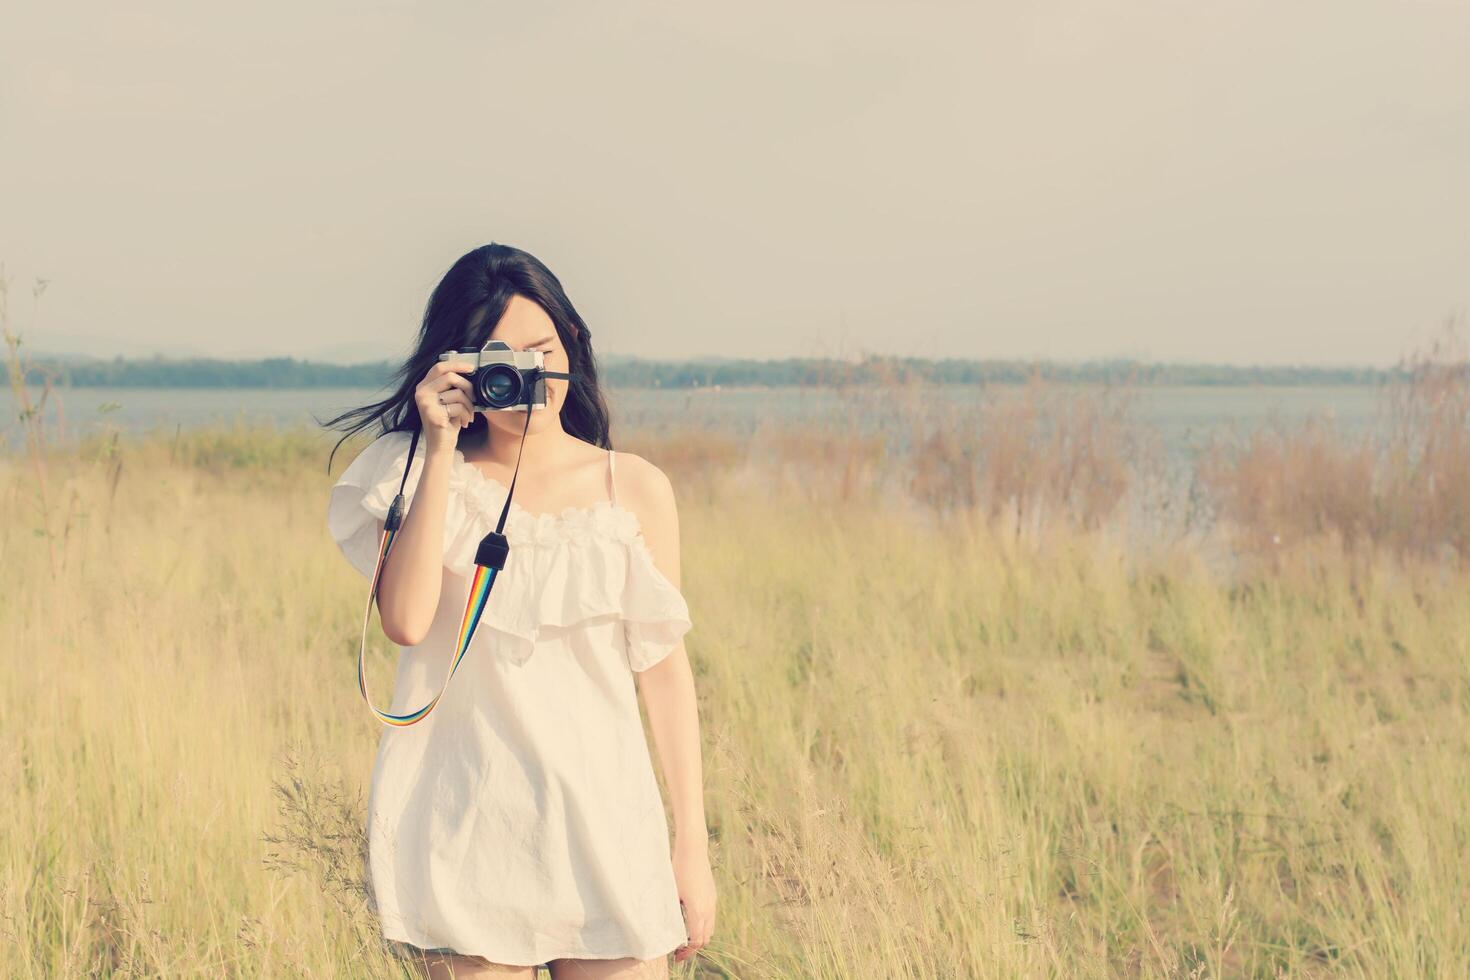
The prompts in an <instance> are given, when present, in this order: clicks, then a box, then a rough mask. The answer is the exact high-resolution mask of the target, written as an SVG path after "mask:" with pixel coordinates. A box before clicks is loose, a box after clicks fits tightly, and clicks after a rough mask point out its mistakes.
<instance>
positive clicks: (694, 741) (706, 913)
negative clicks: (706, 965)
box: [629, 464, 716, 962]
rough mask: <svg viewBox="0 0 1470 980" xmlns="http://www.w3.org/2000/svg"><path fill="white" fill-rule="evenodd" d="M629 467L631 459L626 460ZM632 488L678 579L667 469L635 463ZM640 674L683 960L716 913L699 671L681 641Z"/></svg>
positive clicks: (648, 535) (655, 548)
mask: <svg viewBox="0 0 1470 980" xmlns="http://www.w3.org/2000/svg"><path fill="white" fill-rule="evenodd" d="M629 468H631V467H629ZM637 470H638V472H639V477H638V479H637V480H636V481H630V482H635V483H636V487H635V488H634V493H633V496H634V498H635V500H634V503H635V505H636V507H637V509H638V514H639V523H640V524H641V525H642V527H643V538H644V540H645V541H646V542H647V543H648V550H649V552H650V554H651V555H652V556H653V563H654V565H655V566H656V567H657V568H658V570H659V571H661V572H663V574H664V577H665V578H667V579H668V580H669V581H670V582H671V583H672V584H673V585H674V587H675V588H678V587H679V514H678V509H677V507H676V505H675V502H674V490H673V487H672V486H671V485H670V483H669V479H668V477H667V476H665V475H664V474H663V472H662V471H660V470H659V469H658V468H657V467H655V466H653V465H652V464H645V465H640V466H638V467H637ZM633 676H634V677H635V678H636V683H637V685H638V691H639V694H640V695H641V696H642V698H643V706H644V709H645V710H646V711H647V712H648V722H649V726H650V728H651V729H652V731H653V740H654V744H655V745H656V746H657V748H658V758H659V765H660V767H661V768H662V769H663V774H664V782H665V784H667V786H668V790H669V797H670V805H671V806H672V808H673V811H674V846H673V855H672V856H673V862H674V876H675V879H676V880H677V881H678V885H679V901H680V903H681V905H682V906H683V912H684V922H685V926H686V928H687V929H688V931H689V942H688V943H686V944H685V945H684V946H682V947H680V949H679V950H678V951H677V952H676V953H675V956H674V959H675V961H676V962H683V961H684V960H686V959H688V958H689V957H690V956H692V955H694V953H695V952H696V951H697V950H699V949H700V948H701V947H703V946H704V945H705V944H707V943H708V942H709V937H710V934H711V933H712V932H713V930H714V920H715V904H716V899H715V881H714V874H713V872H712V870H711V867H710V856H709V828H708V825H707V823H706V820H705V813H704V771H703V764H702V762H701V760H700V745H699V702H698V699H697V697H696V695H695V691H694V672H693V671H692V670H691V669H690V666H689V655H688V652H687V651H686V650H685V649H684V643H683V642H682V641H681V642H680V643H679V645H678V646H677V647H675V648H674V649H673V650H671V651H670V652H669V653H668V654H667V655H665V656H664V658H663V659H662V660H660V661H659V662H658V663H656V664H654V665H653V666H652V667H649V668H648V669H647V670H642V671H638V672H636V673H635V674H634V675H633Z"/></svg>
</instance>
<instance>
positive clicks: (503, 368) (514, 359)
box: [439, 340, 570, 412]
mask: <svg viewBox="0 0 1470 980" xmlns="http://www.w3.org/2000/svg"><path fill="white" fill-rule="evenodd" d="M439 360H441V361H468V362H469V363H470V364H473V365H474V370H473V371H472V372H470V374H469V375H468V377H469V379H470V398H471V400H472V401H473V402H474V408H475V411H477V412H514V411H519V410H520V408H521V406H522V405H530V406H531V409H533V410H534V409H538V408H545V407H546V379H547V378H548V377H554V378H566V377H570V375H569V374H565V373H562V372H557V371H547V370H546V355H545V354H544V353H543V352H541V351H539V350H512V349H511V347H510V345H509V344H507V343H505V341H503V340H492V341H490V342H489V343H487V344H486V345H485V346H484V347H483V348H477V347H465V348H461V349H460V350H457V351H446V352H444V353H443V354H440V355H439Z"/></svg>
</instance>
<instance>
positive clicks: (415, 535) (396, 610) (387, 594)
mask: <svg viewBox="0 0 1470 980" xmlns="http://www.w3.org/2000/svg"><path fill="white" fill-rule="evenodd" d="M453 462H454V447H453V446H451V447H449V450H448V451H447V452H446V451H439V452H432V453H426V454H425V456H424V469H423V472H422V473H421V474H420V475H419V482H418V488H417V489H416V490H415V491H414V494H413V500H412V501H411V502H410V503H409V507H408V513H407V514H405V515H404V518H403V523H402V524H401V525H400V526H399V528H398V533H397V534H396V535H394V537H393V548H392V550H390V551H389V552H388V557H387V559H385V561H384V563H383V575H382V579H381V580H380V581H379V582H378V617H379V619H380V620H381V621H382V624H383V635H385V636H387V637H388V639H390V640H392V641H393V642H394V643H397V644H399V645H401V646H416V645H417V644H419V643H421V642H422V641H423V639H424V636H425V635H426V634H427V633H428V632H429V626H430V625H432V624H433V622H434V613H435V612H436V611H437V610H438V608H439V591H440V588H441V586H442V585H443V580H442V579H443V573H444V555H443V550H444V549H443V541H444V512H445V508H446V506H447V504H448V500H449V468H450V466H451V464H452V463H453Z"/></svg>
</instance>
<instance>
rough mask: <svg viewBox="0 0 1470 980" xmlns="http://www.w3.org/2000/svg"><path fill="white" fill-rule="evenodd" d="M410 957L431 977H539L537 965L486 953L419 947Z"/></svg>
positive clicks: (467, 979)
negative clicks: (507, 962) (490, 957)
mask: <svg viewBox="0 0 1470 980" xmlns="http://www.w3.org/2000/svg"><path fill="white" fill-rule="evenodd" d="M410 959H411V960H412V961H413V963H414V965H415V966H416V967H417V968H418V970H419V971H420V975H421V976H424V977H427V978H428V980H451V978H453V980H536V968H535V967H534V966H506V965H505V964H504V963H492V962H490V961H489V960H487V959H485V958H484V957H483V956H463V955H461V954H459V953H439V952H435V951H433V950H417V951H415V952H414V953H413V954H411V956H410Z"/></svg>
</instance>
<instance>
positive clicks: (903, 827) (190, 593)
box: [0, 388, 1470, 978]
mask: <svg viewBox="0 0 1470 980" xmlns="http://www.w3.org/2000/svg"><path fill="white" fill-rule="evenodd" d="M1016 394H1017V396H1018V397H1019V398H1020V399H1022V401H1020V402H1018V403H1010V404H1009V405H1000V406H997V405H996V404H995V403H991V404H990V405H988V406H981V407H980V408H979V409H978V412H979V413H980V414H979V415H978V416H977V417H978V418H979V419H980V420H981V421H982V422H983V421H984V419H985V417H986V416H985V412H986V411H987V410H988V411H990V412H991V413H994V412H996V411H999V412H1000V413H1001V414H1000V415H995V414H991V415H990V416H989V417H990V419H991V420H992V424H991V426H990V428H989V430H988V431H987V430H985V429H984V428H979V429H972V430H969V431H970V433H971V434H972V435H973V436H974V438H972V439H968V440H967V439H966V438H965V436H966V432H965V431H964V430H956V431H953V432H951V433H949V434H948V435H946V436H943V437H936V439H937V440H938V441H934V442H923V441H919V440H912V441H910V442H909V443H908V444H903V445H901V444H899V443H897V442H894V441H892V440H888V439H885V440H882V441H862V440H864V439H867V438H868V437H866V436H861V434H857V435H854V434H853V433H844V432H834V433H831V434H830V440H829V441H827V442H823V440H822V439H821V438H814V437H813V436H812V435H810V434H805V435H792V436H790V437H789V438H787V439H784V440H781V441H779V442H771V443H769V444H763V445H764V448H765V449H767V450H768V452H766V453H765V454H763V455H753V454H748V453H745V452H742V447H740V446H737V445H735V444H730V443H724V444H721V443H716V442H709V443H708V444H703V443H701V437H700V436H699V435H698V434H697V433H682V434H672V435H669V436H667V437H666V438H664V439H653V438H651V437H643V438H637V437H635V438H634V439H632V440H629V441H626V442H625V443H624V445H625V446H626V448H631V449H634V450H635V451H639V452H642V453H644V454H646V455H648V456H649V457H650V458H652V459H654V460H655V461H657V462H660V463H661V464H663V465H665V466H666V468H667V469H668V470H669V472H670V473H671V476H672V477H673V479H674V482H675V485H676V486H677V487H679V488H680V509H681V517H682V522H683V524H682V526H683V540H684V582H685V592H686V594H687V595H688V597H689V600H690V605H691V608H692V609H693V610H694V614H695V621H696V627H695V629H694V631H693V632H691V634H690V637H689V649H690V653H691V657H692V659H693V662H694V664H695V669H696V672H697V675H698V683H699V686H700V693H701V710H702V720H703V726H704V737H705V750H706V755H705V766H706V780H707V803H708V808H709V817H710V821H711V827H712V831H713V833H714V843H713V850H712V855H713V860H714V863H715V869H716V875H717V880H718V884H719V889H720V896H721V905H720V921H719V924H718V929H717V932H716V936H715V940H714V943H713V945H712V946H711V947H710V948H709V949H708V950H707V951H706V953H705V955H704V956H703V957H701V962H702V964H703V966H702V969H703V971H704V973H703V974H702V975H707V976H734V977H752V978H764V977H770V978H775V977H783V978H784V977H823V978H825V977H831V978H849V977H897V978H919V977H922V978H932V977H1016V976H1028V977H1029V976H1056V977H1113V976H1124V977H1204V976H1209V977H1224V976H1260V977H1277V976H1281V977H1326V976H1333V977H1339V976H1349V977H1374V978H1376V977H1384V976H1458V975H1466V974H1467V973H1470V952H1467V951H1470V925H1467V923H1466V921H1465V919H1464V917H1463V915H1462V911H1461V910H1462V907H1463V898H1464V896H1465V895H1466V894H1470V869H1467V866H1466V864H1465V863H1464V862H1463V861H1461V860H1459V855H1461V854H1462V853H1463V851H1464V847H1465V842H1466V840H1467V839H1470V818H1467V816H1466V814H1467V813H1470V778H1467V776H1466V773H1467V769H1466V767H1465V765H1464V760H1465V758H1466V754H1467V752H1470V730H1467V728H1466V726H1465V725H1464V717H1465V712H1466V709H1467V701H1470V674H1467V670H1466V666H1465V665H1466V664H1467V663H1470V656H1467V655H1470V639H1467V638H1470V605H1467V604H1466V603H1465V601H1464V596H1465V594H1466V590H1467V586H1470V572H1467V571H1465V570H1461V569H1459V568H1457V567H1454V566H1449V567H1439V568H1431V567H1430V566H1428V565H1425V564H1422V563H1419V562H1415V561H1413V560H1409V559H1404V560H1398V559H1395V557H1394V555H1393V554H1392V553H1391V552H1389V551H1388V550H1386V549H1385V550H1382V551H1366V552H1363V551H1361V550H1360V552H1359V553H1357V554H1356V555H1355V557H1354V558H1353V559H1352V561H1349V560H1348V558H1347V553H1346V552H1345V551H1344V549H1343V546H1341V545H1340V544H1336V545H1335V544H1334V543H1333V542H1332V541H1331V540H1329V539H1323V540H1303V541H1302V542H1300V543H1299V545H1298V547H1296V548H1293V549H1289V550H1288V551H1286V552H1283V553H1282V554H1281V555H1280V557H1279V560H1278V561H1277V563H1276V566H1275V569H1274V571H1275V574H1273V575H1271V576H1268V577H1263V578H1252V579H1248V580H1241V581H1239V582H1232V581H1228V580H1221V579H1220V578H1218V577H1217V576H1216V575H1214V574H1212V573H1211V572H1210V571H1209V570H1207V569H1206V568H1205V567H1204V566H1203V565H1202V563H1201V561H1200V560H1199V558H1198V555H1197V554H1196V553H1194V552H1193V551H1191V550H1189V549H1187V548H1185V549H1177V550H1174V551H1172V552H1166V553H1162V554H1156V555H1155V556H1153V557H1152V558H1151V559H1150V560H1149V561H1147V562H1141V561H1139V559H1138V558H1137V556H1136V555H1135V554H1133V553H1132V552H1131V551H1129V550H1125V549H1124V548H1123V547H1122V546H1121V545H1120V544H1118V543H1117V538H1116V537H1115V536H1111V535H1109V534H1107V533H1104V531H1103V530H1101V529H1100V530H1089V529H1088V528H1089V527H1092V526H1096V525H1099V524H1106V522H1107V519H1108V517H1107V515H1109V514H1110V513H1113V512H1112V511H1110V510H1109V506H1108V505H1109V501H1110V500H1112V499H1113V498H1114V497H1116V496H1117V495H1118V492H1119V490H1120V488H1124V489H1126V487H1128V486H1132V485H1133V483H1131V482H1129V481H1130V480H1133V479H1134V478H1133V477H1131V476H1130V475H1129V474H1130V472H1131V471H1130V470H1129V468H1128V467H1126V466H1120V465H1119V460H1118V455H1119V454H1120V453H1122V452H1124V450H1122V449H1121V448H1119V447H1121V446H1124V445H1126V444H1127V443H1126V442H1125V441H1121V440H1119V439H1118V438H1115V435H1114V434H1110V433H1109V431H1108V429H1107V427H1108V425H1110V424H1112V423H1110V422H1109V421H1108V420H1109V419H1110V418H1113V419H1119V418H1120V417H1119V416H1110V415H1109V413H1108V411H1107V410H1106V407H1105V404H1104V405H1099V406H1094V407H1093V408H1069V407H1068V406H1066V405H1065V404H1062V403H1060V402H1058V401H1047V398H1049V397H1050V393H1049V392H1046V391H1044V390H1042V389H1039V388H1037V389H1033V390H1032V391H1031V392H1029V393H1027V392H1019V393H1016ZM1100 397H1102V396H1100ZM1109 397H1110V396H1109ZM1027 398H1030V399H1032V400H1033V401H1032V402H1031V404H1030V407H1027V403H1026V401H1025V399H1027ZM1008 413H1009V414H1008ZM901 421H903V424H908V417H907V416H904V417H903V418H902V419H901ZM1120 424H1121V423H1120ZM1018 432H1021V433H1031V434H1032V441H1031V442H1028V441H1026V440H1024V439H1020V438H1018V437H1017V435H1016V434H1017V433H1018ZM944 439H947V440H949V441H948V442H944V441H943V440H944ZM329 445H330V440H326V439H324V438H321V437H320V436H318V435H315V434H308V433H297V432H278V431H274V430H269V429H267V430H264V431H256V430H250V429H244V428H236V429H225V430H215V431H209V432H184V433H158V434H155V436H154V437H153V438H152V439H150V440H147V441H140V442H134V441H124V442H122V443H120V444H117V445H115V446H110V447H109V446H108V445H107V444H98V443H94V444H91V445H89V446H87V447H84V448H83V449H82V450H79V451H77V452H74V453H66V454H57V453H52V454H50V455H48V456H47V457H46V459H45V465H46V467H47V472H48V473H49V474H50V475H51V483H50V486H51V487H52V488H53V490H54V493H53V494H52V498H53V499H54V500H60V501H65V500H75V501H76V503H75V505H73V506H71V508H70V510H64V511H60V512H59V513H69V514H70V516H69V517H68V518H67V519H66V520H65V521H62V520H60V519H58V520H57V521H55V522H54V523H53V524H52V525H51V526H52V527H53V528H60V527H61V526H63V524H64V525H65V526H66V528H67V530H66V531H65V533H64V534H61V533H58V534H56V535H54V536H53V537H51V538H49V539H47V538H46V537H45V536H44V534H43V533H38V532H40V530H41V527H42V525H41V522H40V521H39V520H31V519H29V518H26V519H21V520H17V521H11V522H6V523H4V524H0V553H3V555H4V559H5V560H4V562H3V563H0V635H4V636H5V637H6V638H7V644H6V650H5V654H4V656H3V657H0V698H3V700H0V708H3V710H5V712H6V717H7V718H8V719H9V720H8V721H7V723H6V724H5V726H4V728H3V739H0V781H3V782H4V784H5V785H8V786H10V787H11V788H12V789H11V800H12V805H11V806H9V807H7V808H5V809H4V810H3V811H0V932H3V936H0V938H3V939H4V942H0V974H3V975H5V976H7V977H11V976H13V977H49V976H88V975H110V976H157V975H167V976H212V977H218V976H227V977H257V976H259V977H275V976H307V975H310V976H393V975H401V974H400V973H399V967H398V965H397V963H396V961H394V960H393V959H392V958H391V957H390V956H389V955H388V952H387V951H386V950H385V949H383V948H382V945H381V943H380V941H379V939H378V936H377V933H376V931H375V923H374V921H373V919H372V916H371V911H370V908H369V905H368V902H367V894H366V889H365V884H364V882H363V877H362V876H363V866H362V837H361V830H360V828H361V825H362V821H363V805H364V803H363V801H364V795H365V782H366V779H367V776H368V774H369V772H370V771H371V766H372V755H373V751H374V748H375V742H376V737H377V734H378V728H377V726H376V724H375V723H374V722H373V720H372V718H371V716H370V715H369V714H368V712H367V711H366V709H365V708H364V707H363V705H362V703H361V701H360V698H359V696H358V694H357V691H356V684H355V678H354V677H353V672H354V669H355V668H354V665H353V658H354V656H355V653H354V650H353V644H354V643H355V637H354V630H355V625H356V624H355V622H354V618H355V617H356V616H357V615H358V613H359V610H360V608H361V603H362V601H363V589H364V585H365V583H364V581H363V580H362V579H361V578H360V577H358V576H357V575H355V574H354V573H353V572H352V571H351V570H350V569H349V568H348V567H347V566H346V564H345V562H343V561H342V560H341V557H340V555H339V554H338V553H337V551H336V549H335V547H334V546H333V545H332V543H331V542H330V540H329V539H328V538H327V535H326V531H325V527H324V508H325V502H326V490H327V487H328V486H329V484H330V482H331V479H332V477H331V476H329V475H328V474H326V473H324V472H323V471H322V464H323V462H324V461H325V459H326V454H327V450H328V447H329ZM1028 446H1034V447H1039V448H1031V449H1028V448H1027V447H1028ZM1447 446H1448V447H1451V448H1452V447H1453V446H1454V444H1453V443H1447V442H1444V441H1433V440H1431V441H1430V442H1428V443H1424V444H1422V445H1421V446H1420V448H1419V449H1417V450H1416V453H1417V455H1416V457H1415V458H1416V459H1421V460H1423V459H1428V460H1433V461H1436V462H1433V463H1432V467H1431V469H1432V471H1433V472H1435V473H1439V472H1445V473H1453V472H1454V466H1455V465H1457V464H1454V463H1453V462H1452V461H1453V459H1455V458H1456V457H1455V455H1454V452H1457V451H1458V450H1454V451H1451V448H1444V447H1447ZM967 447H968V448H967ZM915 451H916V452H917V453H918V456H919V457H920V458H924V457H926V456H927V455H928V454H930V453H934V454H935V455H937V456H938V457H939V459H938V461H936V462H935V463H934V466H935V469H934V471H933V472H930V473H927V475H925V476H924V477H922V478H921V479H919V481H918V484H917V486H916V488H915V489H916V492H915V495H914V496H915V500H914V502H913V503H912V505H911V506H910V507H909V508H901V507H896V506H894V503H893V499H892V498H890V497H889V496H886V495H884V494H882V493H881V492H880V490H882V489H889V488H888V487H887V482H886V481H888V480H890V479H891V477H892V474H894V473H896V472H897V473H902V472H905V468H904V467H903V466H899V465H897V464H896V463H895V462H894V461H895V460H896V459H899V458H903V459H909V458H911V457H910V456H908V455H906V454H908V453H912V452H915ZM1323 452H1324V453H1325V452H1326V450H1323ZM890 454H891V455H890ZM349 456H350V453H349ZM1263 458H1264V457H1263ZM1278 458H1279V459H1280V460H1281V465H1283V466H1286V465H1296V464H1295V462H1294V460H1295V457H1294V455H1293V454H1292V453H1283V454H1281V455H1280V456H1279V457H1278ZM803 460H805V461H806V462H807V465H803V463H802V461H803ZM23 464H24V465H23ZM342 465H343V464H341V463H340V462H339V465H338V467H337V472H340V470H341V466H342ZM1263 465H1264V464H1263ZM1425 465H1430V464H1425ZM1317 472H1322V471H1317ZM1332 472H1338V471H1332ZM1343 472H1346V473H1348V474H1351V473H1352V472H1353V471H1351V470H1350V469H1349V470H1346V471H1343ZM1421 472H1423V471H1422V470H1421ZM946 473H950V474H953V475H952V476H950V477H946V476H945V475H944V474H946ZM30 474H31V469H30V466H29V464H26V463H25V461H23V460H14V461H10V460H6V461H0V504H3V505H4V507H5V509H6V512H7V513H10V514H30V513H33V511H34V509H33V503H32V502H33V501H34V499H35V496H34V495H35V490H34V486H33V481H32V479H31V475H30ZM783 474H784V476H783ZM1436 479H1439V477H1436ZM946 480H948V481H949V483H948V484H947V483H946ZM696 487H697V488H698V489H697V491H696V490H694V489H686V488H696ZM947 487H948V488H947ZM752 488H762V489H763V490H764V491H765V492H760V493H755V492H751V491H752ZM843 488H845V490H844V489H843ZM838 491H841V492H838ZM1272 492H1274V491H1272ZM1427 499H1435V498H1427ZM1026 501H1031V502H1030V503H1024V505H1021V504H1017V503H1016V502H1026ZM1036 501H1044V502H1045V503H1044V504H1038V503H1035V502H1036ZM1333 506H1337V505H1335V504H1334V505H1333ZM1043 509H1044V510H1045V513H1046V518H1045V523H1046V524H1047V525H1048V526H1049V527H1050V531H1049V533H1048V534H1046V535H1030V534H1018V533H1016V532H1017V529H1018V528H1019V527H1020V525H1021V523H1023V522H1026V521H1028V520H1030V518H1027V517H1026V516H1024V515H1027V514H1030V515H1035V514H1036V513H1037V512H1038V510H1043ZM1319 509H1320V508H1319ZM1445 513H1446V514H1451V513H1452V512H1451V510H1450V509H1448V505H1446V511H1445ZM1443 520H1445V521H1451V518H1450V517H1448V516H1447V517H1445V518H1443ZM1443 526H1449V525H1443ZM48 541H49V544H48ZM53 547H54V549H55V554H56V559H55V563H54V565H53V563H52V560H51V558H50V552H51V549H52V548H53ZM373 669H374V671H375V675H374V678H373V684H374V689H375V690H386V687H385V686H384V685H385V684H386V683H387V682H388V678H389V677H390V676H391V675H390V670H391V664H390V661H389V659H388V657H387V653H386V644H385V643H383V642H381V641H380V642H379V644H378V646H377V648H376V656H375V659H374V665H373Z"/></svg>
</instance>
